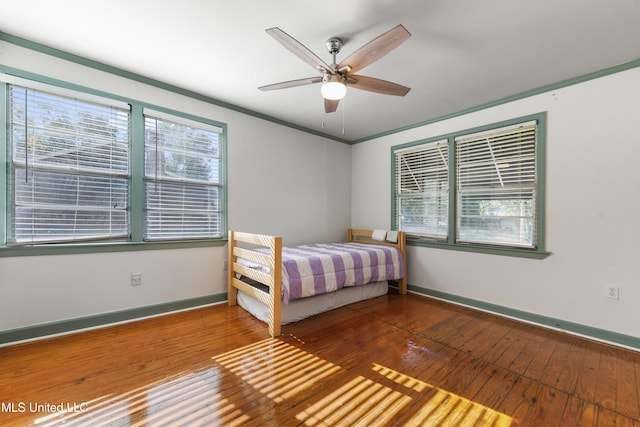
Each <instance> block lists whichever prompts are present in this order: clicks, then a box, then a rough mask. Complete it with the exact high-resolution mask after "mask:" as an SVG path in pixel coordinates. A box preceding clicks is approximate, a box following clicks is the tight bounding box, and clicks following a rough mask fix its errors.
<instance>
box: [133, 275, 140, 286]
mask: <svg viewBox="0 0 640 427" xmlns="http://www.w3.org/2000/svg"><path fill="white" fill-rule="evenodd" d="M140 285H142V273H131V286H140Z"/></svg>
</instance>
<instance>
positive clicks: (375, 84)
mask: <svg viewBox="0 0 640 427" xmlns="http://www.w3.org/2000/svg"><path fill="white" fill-rule="evenodd" d="M348 86H349V87H352V88H354V89H361V90H366V91H369V92H376V93H382V94H384V95H394V96H405V95H406V94H407V93H409V91H410V90H411V88H409V87H406V86H402V85H399V84H397V83H392V82H388V81H386V80H381V79H376V78H373V77H367V76H359V75H355V74H352V75H350V76H349V84H348Z"/></svg>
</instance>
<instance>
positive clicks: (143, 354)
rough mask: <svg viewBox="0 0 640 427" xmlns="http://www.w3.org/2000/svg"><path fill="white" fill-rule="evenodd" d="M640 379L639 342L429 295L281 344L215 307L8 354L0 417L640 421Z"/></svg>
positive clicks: (290, 331) (75, 421) (234, 311)
mask: <svg viewBox="0 0 640 427" xmlns="http://www.w3.org/2000/svg"><path fill="white" fill-rule="evenodd" d="M639 379H640V354H639V353H638V352H634V351H631V350H626V349H621V348H617V347H611V346H608V345H606V344H600V343H596V342H593V341H588V340H584V339H581V338H577V337H573V336H570V335H566V334H563V333H560V332H556V331H551V330H546V329H541V328H538V327H535V326H531V325H526V324H523V323H519V322H516V321H512V320H508V319H504V318H501V317H497V316H494V315H491V314H488V313H482V312H479V311H474V310H471V309H468V308H465V307H458V306H455V305H451V304H448V303H445V302H442V301H438V300H434V299H430V298H426V297H422V296H417V295H408V296H400V295H396V294H389V295H387V296H384V297H380V298H376V299H373V300H369V301H365V302H361V303H357V304H353V305H350V306H346V307H342V308H340V309H336V310H333V311H331V312H328V313H324V314H322V315H319V316H315V317H313V318H310V319H306V320H304V321H301V322H297V323H293V324H290V325H285V326H284V327H283V335H282V336H281V337H279V338H277V339H272V338H269V336H268V331H267V328H266V327H265V325H264V324H263V323H261V322H259V321H257V320H256V319H254V318H253V317H251V316H250V315H249V314H247V313H246V312H245V311H244V310H242V309H241V308H240V307H238V306H234V307H228V306H226V305H218V306H213V307H206V308H201V309H196V310H191V311H187V312H181V313H174V314H171V315H167V316H162V317H157V318H152V319H145V320H141V321H138V322H132V323H128V324H123V325H116V326H111V327H106V328H103V329H96V330H92V331H87V332H81V333H76V334H72V335H68V336H61V337H56V338H51V339H46V340H42V341H37V342H32V343H24V344H19V345H14V346H7V347H2V348H0V402H2V404H3V406H2V408H1V409H2V412H0V425H3V426H4V425H9V426H12V425H16V426H22V425H30V424H34V423H36V422H37V423H38V424H37V425H52V426H57V425H65V426H68V425H91V426H94V425H110V424H111V425H127V426H146V425H154V424H171V425H187V426H193V425H206V426H211V425H224V426H227V425H231V426H233V425H238V426H240V425H241V426H301V425H315V426H320V425H327V426H328V425H331V426H341V425H343V426H350V425H363V426H378V425H380V426H382V425H385V426H386V425H394V426H395V425H408V426H412V425H438V426H447V425H451V426H460V425H462V426H467V425H479V426H480V425H481V426H486V425H494V426H502V425H524V426H530V425H543V426H552V425H562V426H567V425H571V426H572V425H577V426H607V427H608V426H610V425H616V426H621V425H623V426H626V425H629V426H634V425H635V426H638V420H639V419H640V418H639V416H640V407H639V406H640V404H639V403H638V402H639V396H640V381H639ZM38 403H40V404H44V403H49V404H55V405H58V404H60V405H62V406H65V405H71V406H70V408H71V410H69V409H68V408H66V407H65V410H64V411H56V412H53V411H52V410H50V409H49V410H47V408H35V410H31V409H30V408H29V407H28V406H27V408H26V410H24V411H22V412H21V411H20V408H21V406H19V405H20V404H22V405H34V404H36V405H37V404H38ZM12 404H13V405H15V406H11V405H12ZM74 405H76V406H77V408H76V410H73V407H74ZM79 405H81V406H79ZM12 408H13V409H15V410H13V411H12ZM78 408H82V410H79V409H78ZM638 427H640V426H638Z"/></svg>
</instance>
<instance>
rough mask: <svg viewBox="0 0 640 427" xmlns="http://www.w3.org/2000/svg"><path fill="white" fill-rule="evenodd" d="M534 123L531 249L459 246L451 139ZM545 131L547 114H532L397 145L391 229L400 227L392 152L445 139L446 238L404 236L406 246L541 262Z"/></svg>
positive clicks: (392, 177)
mask: <svg viewBox="0 0 640 427" xmlns="http://www.w3.org/2000/svg"><path fill="white" fill-rule="evenodd" d="M530 121H535V122H536V123H537V128H536V153H535V162H536V175H537V183H536V191H535V197H536V201H537V203H536V205H535V217H536V224H535V233H534V241H535V242H536V244H535V246H534V247H532V248H523V247H515V246H508V245H502V244H483V243H463V242H457V241H456V236H457V234H458V233H457V221H458V219H457V208H458V206H457V203H458V201H457V193H456V191H457V188H456V187H457V182H456V179H457V177H456V173H457V171H456V167H455V165H456V147H455V140H456V138H459V137H461V136H463V135H470V134H475V133H478V132H488V131H491V130H493V129H497V128H502V127H507V126H514V125H518V124H521V123H525V122H530ZM546 129H547V115H546V113H545V112H542V113H536V114H532V115H528V116H524V117H518V118H514V119H509V120H505V121H501V122H498V123H492V124H489V125H485V126H479V127H475V128H471V129H466V130H462V131H457V132H453V133H450V134H446V135H439V136H436V137H433V138H428V139H423V140H418V141H413V142H409V143H405V144H401V145H396V146H392V147H391V181H392V182H391V228H392V229H399V227H400V224H399V221H398V215H397V210H398V205H397V199H398V197H397V173H398V171H397V167H396V152H401V151H403V150H404V151H406V150H410V149H411V148H414V147H419V146H423V145H427V144H431V143H436V142H438V141H442V140H446V141H448V144H449V150H448V163H449V165H450V167H449V201H448V222H447V236H446V238H445V239H435V238H430V237H425V236H419V235H415V234H414V235H411V233H408V234H407V243H408V244H409V245H412V246H420V247H429V248H437V249H447V250H456V251H465V252H475V253H484V254H492V255H504V256H513V257H522V258H532V259H544V258H546V257H547V256H549V255H550V254H551V253H550V252H548V251H547V250H546V239H545V236H546V227H545V199H546V197H545V187H546V181H545V159H546Z"/></svg>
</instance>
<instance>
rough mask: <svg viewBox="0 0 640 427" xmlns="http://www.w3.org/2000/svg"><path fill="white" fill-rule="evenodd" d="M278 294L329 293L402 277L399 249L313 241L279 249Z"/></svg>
mask: <svg viewBox="0 0 640 427" xmlns="http://www.w3.org/2000/svg"><path fill="white" fill-rule="evenodd" d="M282 264H283V269H282V296H283V301H284V303H285V304H287V303H288V302H289V300H292V299H298V298H305V297H310V296H314V295H319V294H324V293H329V292H333V291H337V290H339V289H342V288H343V287H345V286H358V285H365V284H367V283H371V282H378V281H383V280H396V279H401V278H403V277H404V274H405V272H404V262H403V259H402V252H401V251H400V250H399V249H397V248H394V247H390V246H383V245H371V244H364V243H326V244H325V243H316V244H310V245H302V246H293V247H284V248H282Z"/></svg>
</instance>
